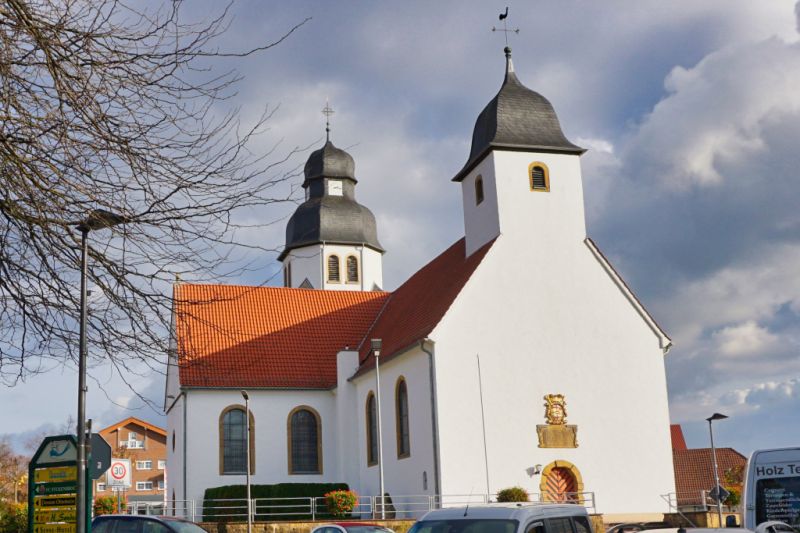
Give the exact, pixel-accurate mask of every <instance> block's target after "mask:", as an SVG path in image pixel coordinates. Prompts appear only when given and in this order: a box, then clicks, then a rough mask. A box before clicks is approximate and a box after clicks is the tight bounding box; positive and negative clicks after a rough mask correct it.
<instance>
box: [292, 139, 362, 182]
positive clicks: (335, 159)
mask: <svg viewBox="0 0 800 533" xmlns="http://www.w3.org/2000/svg"><path fill="white" fill-rule="evenodd" d="M303 172H304V173H305V176H306V181H305V182H304V183H303V187H305V186H306V185H307V184H308V180H312V179H314V178H322V177H327V178H347V179H351V180H353V181H356V178H355V172H356V164H355V161H353V157H352V156H351V155H350V154H348V153H347V152H345V151H344V150H342V149H340V148H336V147H335V146H334V145H333V143H332V142H331V141H327V142H326V143H325V146H323V147H322V148H320V149H319V150H314V151H313V152H312V153H311V155H310V156H309V157H308V161H306V166H305V169H303Z"/></svg>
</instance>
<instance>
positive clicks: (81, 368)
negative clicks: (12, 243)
mask: <svg viewBox="0 0 800 533" xmlns="http://www.w3.org/2000/svg"><path fill="white" fill-rule="evenodd" d="M126 221H127V219H126V218H125V217H123V216H122V215H118V214H116V213H112V212H110V211H104V210H102V209H94V210H92V211H91V212H90V213H89V216H87V217H86V218H85V219H83V220H81V221H80V222H77V223H75V224H74V225H75V226H77V228H78V231H80V232H81V298H80V301H81V304H80V305H81V317H80V337H79V338H80V341H79V346H78V480H77V481H78V483H77V499H78V501H77V506H76V511H77V516H76V517H75V525H76V531H77V533H86V531H87V527H86V518H87V509H86V503H87V502H86V462H87V461H86V390H87V387H86V357H87V353H86V321H87V315H88V313H87V302H86V278H87V271H88V265H87V263H88V261H87V256H88V255H89V243H88V237H89V232H90V231H96V230H99V229H103V228H110V227H112V226H116V225H118V224H123V223H125V222H126Z"/></svg>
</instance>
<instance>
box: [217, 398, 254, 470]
mask: <svg viewBox="0 0 800 533" xmlns="http://www.w3.org/2000/svg"><path fill="white" fill-rule="evenodd" d="M246 434H247V425H246V424H245V419H244V408H243V407H242V406H239V405H234V406H231V407H228V408H226V409H225V410H224V411H222V414H221V415H220V417H219V473H220V474H244V473H245V472H246V471H247V436H246ZM254 435H255V422H254V419H253V412H252V411H250V473H251V474H253V473H254V472H255V470H256V469H255V453H254V452H255V439H254Z"/></svg>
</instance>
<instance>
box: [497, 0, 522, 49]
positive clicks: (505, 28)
mask: <svg viewBox="0 0 800 533" xmlns="http://www.w3.org/2000/svg"><path fill="white" fill-rule="evenodd" d="M507 19H508V7H506V12H505V13H500V20H502V21H503V27H502V29H501V28H497V27H495V26H492V31H501V32H503V34H504V35H505V38H506V47H508V34H509V33H519V28H515V29H511V30H509V29H508V21H507Z"/></svg>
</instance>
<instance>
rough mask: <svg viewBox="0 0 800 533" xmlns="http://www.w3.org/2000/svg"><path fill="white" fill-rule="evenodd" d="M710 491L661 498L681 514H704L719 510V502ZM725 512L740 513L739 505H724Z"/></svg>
mask: <svg viewBox="0 0 800 533" xmlns="http://www.w3.org/2000/svg"><path fill="white" fill-rule="evenodd" d="M710 492H711V491H708V490H700V491H697V492H670V493H669V494H664V495H662V496H661V497H662V498H663V499H664V500H665V501H666V502H667V503H669V506H670V508H671V509H675V510H676V511H681V512H686V513H688V512H703V513H707V512H710V511H713V510H715V509H716V508H717V502H716V501H715V500H714V499H713V498H712V497H711V496H710ZM722 510H723V512H726V513H738V512H739V511H740V507H739V506H738V505H725V504H723V505H722Z"/></svg>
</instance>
